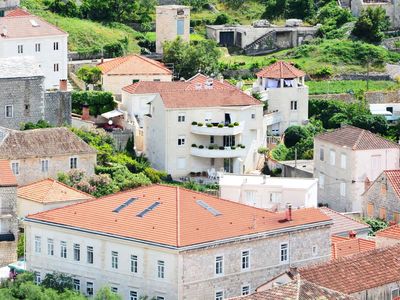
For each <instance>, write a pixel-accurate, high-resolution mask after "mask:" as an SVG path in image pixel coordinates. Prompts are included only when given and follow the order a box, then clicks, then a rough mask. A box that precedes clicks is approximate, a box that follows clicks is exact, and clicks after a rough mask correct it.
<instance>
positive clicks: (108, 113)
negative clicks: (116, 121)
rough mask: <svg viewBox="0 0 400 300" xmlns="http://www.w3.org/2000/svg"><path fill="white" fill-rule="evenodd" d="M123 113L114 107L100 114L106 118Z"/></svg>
mask: <svg viewBox="0 0 400 300" xmlns="http://www.w3.org/2000/svg"><path fill="white" fill-rule="evenodd" d="M123 115H124V112H123V111H121V110H119V109H114V110H112V111H108V112H106V113H104V114H101V116H102V117H104V118H106V119H112V118H115V117H119V116H123Z"/></svg>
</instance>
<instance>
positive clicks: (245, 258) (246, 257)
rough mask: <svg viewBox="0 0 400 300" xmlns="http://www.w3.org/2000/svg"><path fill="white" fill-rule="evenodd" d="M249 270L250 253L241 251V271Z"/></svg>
mask: <svg viewBox="0 0 400 300" xmlns="http://www.w3.org/2000/svg"><path fill="white" fill-rule="evenodd" d="M249 268H250V251H249V250H245V251H242V270H246V269H249Z"/></svg>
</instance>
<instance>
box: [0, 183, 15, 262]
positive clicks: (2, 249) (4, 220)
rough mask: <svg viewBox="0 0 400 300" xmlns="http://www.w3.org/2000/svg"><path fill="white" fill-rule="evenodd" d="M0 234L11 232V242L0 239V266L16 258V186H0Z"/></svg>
mask: <svg viewBox="0 0 400 300" xmlns="http://www.w3.org/2000/svg"><path fill="white" fill-rule="evenodd" d="M0 216H1V218H0V230H1V231H0V235H1V234H5V233H6V234H7V233H12V234H14V237H15V240H14V241H12V242H8V241H1V239H0V266H4V265H7V264H9V263H11V262H14V261H16V260H17V241H18V217H17V187H0Z"/></svg>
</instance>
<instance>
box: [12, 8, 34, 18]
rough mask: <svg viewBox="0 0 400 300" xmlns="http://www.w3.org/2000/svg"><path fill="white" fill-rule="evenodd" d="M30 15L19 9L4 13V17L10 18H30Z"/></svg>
mask: <svg viewBox="0 0 400 300" xmlns="http://www.w3.org/2000/svg"><path fill="white" fill-rule="evenodd" d="M30 15H31V14H30V13H29V12H28V11H26V10H24V9H21V8H16V9H13V10H10V11H8V12H6V17H8V18H10V17H21V16H30Z"/></svg>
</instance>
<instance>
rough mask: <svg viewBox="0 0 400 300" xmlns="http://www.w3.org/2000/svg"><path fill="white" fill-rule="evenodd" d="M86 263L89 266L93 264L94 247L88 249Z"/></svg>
mask: <svg viewBox="0 0 400 300" xmlns="http://www.w3.org/2000/svg"><path fill="white" fill-rule="evenodd" d="M86 262H87V263H88V264H93V247H92V246H87V247H86Z"/></svg>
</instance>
